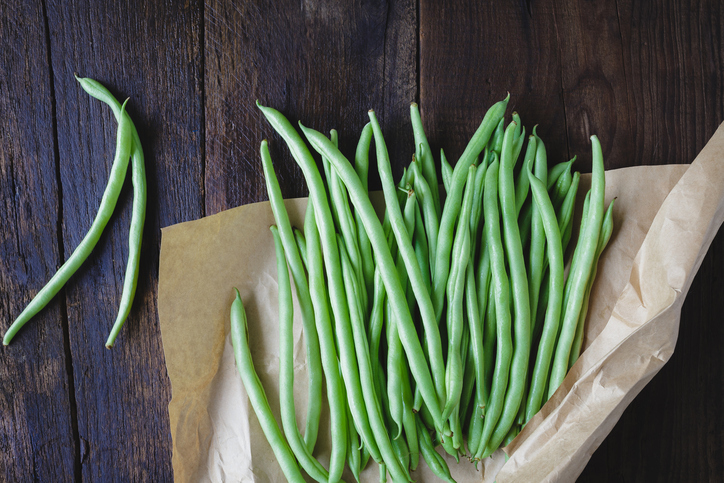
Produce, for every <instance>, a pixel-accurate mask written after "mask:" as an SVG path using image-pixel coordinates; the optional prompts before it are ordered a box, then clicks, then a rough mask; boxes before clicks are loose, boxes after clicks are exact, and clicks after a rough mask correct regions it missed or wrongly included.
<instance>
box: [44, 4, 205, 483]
mask: <svg viewBox="0 0 724 483" xmlns="http://www.w3.org/2000/svg"><path fill="white" fill-rule="evenodd" d="M201 8H202V7H201V5H200V4H199V3H198V2H190V3H185V4H184V3H176V2H170V3H169V2H141V1H133V0H128V1H124V2H115V3H113V4H101V3H97V2H92V1H79V2H76V4H75V5H73V6H72V8H70V7H69V6H68V5H65V4H64V3H63V2H56V1H50V2H48V16H49V24H50V31H51V32H50V33H51V48H52V67H53V73H54V76H55V91H56V99H57V105H58V110H57V113H58V140H59V152H60V178H61V182H62V186H63V208H64V209H63V240H64V246H65V256H66V257H67V256H68V255H69V254H70V250H72V249H73V248H74V247H75V246H76V245H77V244H78V242H79V241H80V239H81V237H82V236H83V234H84V233H85V231H86V230H87V229H88V226H89V225H90V222H91V220H92V218H93V216H95V212H96V210H97V207H98V203H99V201H100V198H101V193H102V191H103V189H104V188H105V184H106V181H107V176H108V173H109V170H110V164H111V161H112V158H113V153H114V149H115V148H114V146H115V135H116V128H117V126H116V122H115V120H114V118H113V116H112V114H111V111H110V109H109V108H107V107H106V106H105V105H103V104H102V103H100V102H99V101H96V100H95V99H92V98H90V97H89V96H88V95H87V94H86V93H85V92H83V91H82V89H81V88H80V86H79V85H78V83H77V82H76V80H75V79H74V77H73V74H74V73H76V72H77V73H78V74H79V75H81V76H87V77H92V78H95V79H97V80H99V81H100V82H102V83H103V84H105V85H106V86H108V87H109V88H110V90H111V91H112V92H113V93H114V94H116V96H117V97H118V98H119V99H123V98H126V97H130V99H131V100H130V102H129V104H128V111H129V113H130V114H131V117H132V118H133V119H134V120H135V123H136V125H137V127H138V130H139V134H140V137H141V142H142V144H143V147H144V152H145V154H146V169H147V176H148V209H147V219H146V226H145V230H144V242H143V251H142V257H141V267H142V268H141V274H140V277H139V283H138V290H137V295H136V301H135V303H134V306H133V309H132V311H131V314H130V317H129V319H128V321H127V323H126V325H125V327H124V328H123V331H122V332H121V334H120V336H119V338H118V340H117V343H116V346H115V347H114V348H113V349H112V350H110V351H109V350H107V349H105V348H104V341H105V339H106V337H107V335H108V333H109V331H110V328H111V326H112V324H113V321H114V320H115V316H116V312H117V308H118V303H119V300H120V294H121V289H122V281H123V277H124V272H125V264H126V258H127V254H128V238H127V237H128V235H127V234H128V226H129V223H130V213H131V212H130V208H131V199H132V189H131V184H130V174H129V177H128V181H127V183H126V186H125V187H124V191H123V193H122V196H121V199H120V200H119V203H118V208H117V210H116V213H115V214H114V217H113V218H112V219H111V222H110V223H109V225H108V227H107V229H106V233H105V234H104V236H103V237H102V238H101V240H100V242H99V244H98V246H97V248H96V250H95V252H94V254H93V255H92V256H91V257H90V258H89V259H88V261H87V262H86V264H85V266H84V268H83V269H81V271H80V272H79V274H78V275H77V276H76V277H75V279H74V280H73V282H72V283H71V284H70V285H69V287H68V292H67V298H68V319H69V331H70V347H71V352H72V355H73V375H74V379H75V391H76V400H77V403H78V431H79V436H80V438H81V445H82V455H81V459H82V474H83V479H86V480H88V481H170V480H171V479H172V468H171V441H170V428H169V421H168V408H167V406H168V402H169V399H170V397H171V393H170V387H169V381H168V377H167V374H166V370H165V365H164V358H163V351H162V346H161V336H160V331H159V327H158V319H157V315H156V285H157V283H158V251H159V245H160V227H161V226H165V225H169V224H173V223H177V222H181V221H186V220H191V219H197V218H199V217H201V216H203V201H202V200H203V175H202V172H203V123H202V119H203V110H202V103H203V96H202V91H201V82H202V79H201V63H202V62H201V55H202V50H201V25H202V24H201V20H202V13H201Z"/></svg>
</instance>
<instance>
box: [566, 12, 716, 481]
mask: <svg viewBox="0 0 724 483" xmlns="http://www.w3.org/2000/svg"><path fill="white" fill-rule="evenodd" d="M695 7H696V8H694V6H691V5H680V4H679V3H677V2H655V3H652V4H650V5H648V4H646V5H645V4H636V5H635V6H634V5H633V4H629V2H619V6H618V8H619V12H620V19H621V31H622V39H623V49H622V51H623V52H624V60H625V65H626V71H627V89H628V91H629V96H628V97H629V98H631V99H633V100H634V101H635V102H632V104H631V105H632V107H633V108H634V116H635V117H634V122H633V124H632V126H631V131H632V132H631V134H632V146H631V149H630V151H631V154H632V156H631V158H632V159H631V161H630V162H631V163H632V164H639V163H640V164H663V163H684V162H690V161H692V160H693V159H694V157H695V156H696V154H697V153H698V152H699V151H700V150H701V149H702V148H703V147H704V145H705V144H706V142H707V141H708V140H709V138H710V137H711V135H712V134H713V133H714V131H715V130H716V128H717V127H718V125H719V123H720V122H721V121H722V119H724V104H723V100H722V86H723V85H724V81H723V79H722V72H724V65H722V64H723V62H722V58H721V53H722V51H724V49H723V47H724V35H723V32H724V16H723V15H722V13H723V12H722V8H721V4H720V3H719V2H708V1H705V2H700V3H698V4H697V5H696V6H695ZM723 250H724V237H722V235H721V233H720V234H719V235H718V236H717V237H716V238H715V239H714V242H713V243H712V246H711V247H710V249H709V253H708V254H707V256H706V258H705V259H704V261H703V263H702V265H701V268H700V269H699V273H698V275H697V277H696V279H695V280H694V283H693V284H692V286H691V289H690V291H689V295H688V297H687V300H686V303H685V304H684V307H683V310H682V315H681V325H680V329H679V339H678V341H677V346H676V350H675V351H674V354H673V356H672V357H671V359H670V360H669V362H668V363H667V364H666V365H665V366H664V367H663V368H662V370H661V372H660V373H659V374H658V375H657V376H655V377H654V379H653V380H652V381H651V383H650V384H649V385H647V386H646V387H645V388H644V389H643V390H642V391H641V394H639V395H638V396H637V397H636V399H635V400H634V401H633V402H632V403H631V405H630V406H629V408H628V409H627V410H626V411H625V412H624V414H623V416H622V417H621V419H620V421H619V422H618V424H617V425H616V427H615V428H614V430H613V431H612V432H611V434H610V435H609V436H608V437H607V438H606V440H605V441H604V442H603V443H602V444H601V446H600V447H599V449H598V450H597V451H596V452H595V453H594V455H593V457H592V458H591V461H590V462H589V465H588V467H587V468H586V470H585V471H584V472H583V474H582V475H581V477H580V481H591V482H598V481H601V482H603V481H718V480H720V479H721V475H722V474H724V465H723V463H722V462H723V461H724V438H723V437H722V434H723V433H722V427H724V418H722V413H721V407H722V405H723V403H724V356H722V350H721V348H722V346H724V330H722V325H721V313H722V310H724V299H723V298H722V296H721V293H722V282H723V281H722V277H721V273H722V270H724V259H723V258H722V256H721V253H722V251H723Z"/></svg>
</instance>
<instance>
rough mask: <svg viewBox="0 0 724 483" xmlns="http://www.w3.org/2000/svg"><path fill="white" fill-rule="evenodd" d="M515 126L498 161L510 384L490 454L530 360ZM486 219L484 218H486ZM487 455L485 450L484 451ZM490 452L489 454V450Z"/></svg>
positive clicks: (518, 397) (513, 411)
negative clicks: (509, 297)
mask: <svg viewBox="0 0 724 483" xmlns="http://www.w3.org/2000/svg"><path fill="white" fill-rule="evenodd" d="M513 129H515V125H512V128H511V126H510V125H509V126H508V128H507V129H506V134H505V138H504V139H503V151H502V156H501V162H500V174H499V181H498V182H499V184H500V187H499V190H498V192H499V198H500V207H501V212H502V218H503V232H504V236H503V240H504V242H505V247H506V254H507V259H508V263H509V266H510V280H511V285H512V290H513V307H514V313H515V319H514V322H513V334H514V344H513V358H512V361H511V367H510V384H509V385H508V391H507V393H506V395H505V405H504V407H503V412H502V414H501V415H500V420H499V421H498V423H497V424H498V425H497V427H496V428H495V432H494V433H493V435H492V436H491V438H490V441H488V451H490V449H492V450H493V451H494V450H495V449H496V448H497V447H498V446H499V445H500V443H501V442H502V441H503V439H504V438H505V435H506V434H507V433H508V431H509V430H510V426H511V424H512V423H513V420H514V419H515V417H516V415H517V413H518V408H519V407H520V404H521V401H522V399H523V392H524V390H525V384H526V379H527V372H528V360H529V357H530V342H531V323H530V320H531V318H530V296H529V295H528V275H527V273H526V269H525V259H524V258H523V247H522V245H521V241H520V232H519V231H518V221H517V212H516V208H515V189H514V187H513V162H514V160H513V159H511V157H510V149H511V147H509V146H510V144H511V143H510V141H511V140H512V138H511V137H510V135H509V131H511V132H512V130H513ZM486 219H487V218H486ZM486 452H487V451H486ZM491 452H492V451H491Z"/></svg>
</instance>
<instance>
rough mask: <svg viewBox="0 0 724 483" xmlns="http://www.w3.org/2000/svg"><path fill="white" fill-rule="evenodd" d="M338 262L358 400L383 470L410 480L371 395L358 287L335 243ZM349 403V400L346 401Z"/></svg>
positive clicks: (342, 249)
mask: <svg viewBox="0 0 724 483" xmlns="http://www.w3.org/2000/svg"><path fill="white" fill-rule="evenodd" d="M338 246H339V253H340V260H341V262H342V272H343V280H344V290H345V292H346V295H347V303H348V304H349V307H350V312H349V313H350V320H349V321H350V325H351V328H352V333H353V336H354V340H353V341H352V342H351V343H348V344H345V348H346V349H347V350H349V351H351V350H354V352H355V353H356V354H357V361H358V362H359V377H360V379H359V380H360V382H361V386H362V395H363V396H362V397H363V398H364V404H365V407H366V409H367V415H368V417H369V425H370V427H371V428H372V433H373V434H374V439H375V441H376V442H377V446H378V448H379V450H380V454H381V455H382V459H383V460H384V462H385V465H386V466H387V470H388V471H389V472H390V475H392V479H393V480H395V481H410V476H409V474H408V472H407V468H406V467H405V466H404V465H401V464H400V461H398V459H397V457H396V455H395V453H394V448H393V446H392V444H391V443H390V438H389V435H388V433H387V429H386V428H385V423H384V419H383V416H382V410H381V408H380V403H379V399H378V398H377V395H376V393H375V387H374V386H375V382H374V379H373V377H374V376H373V374H372V366H371V363H370V355H369V344H368V342H367V334H366V333H365V330H364V322H363V321H362V320H363V318H364V315H363V314H362V309H361V307H360V306H359V305H358V304H357V303H356V301H358V300H359V295H358V292H359V284H358V282H357V278H356V277H355V274H354V272H353V269H352V263H351V261H350V259H349V255H348V254H347V251H346V250H345V247H344V244H343V243H338ZM347 399H348V400H349V397H348V398H347Z"/></svg>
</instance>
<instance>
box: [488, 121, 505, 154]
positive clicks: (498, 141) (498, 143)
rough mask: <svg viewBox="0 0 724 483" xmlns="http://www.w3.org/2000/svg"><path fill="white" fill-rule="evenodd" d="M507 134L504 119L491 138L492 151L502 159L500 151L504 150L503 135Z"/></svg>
mask: <svg viewBox="0 0 724 483" xmlns="http://www.w3.org/2000/svg"><path fill="white" fill-rule="evenodd" d="M504 133H505V119H503V118H502V117H501V118H500V121H499V122H498V125H497V126H496V127H495V132H494V133H493V136H492V137H491V138H490V150H491V151H492V152H494V153H495V154H497V155H498V157H500V150H501V149H503V134H504Z"/></svg>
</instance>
